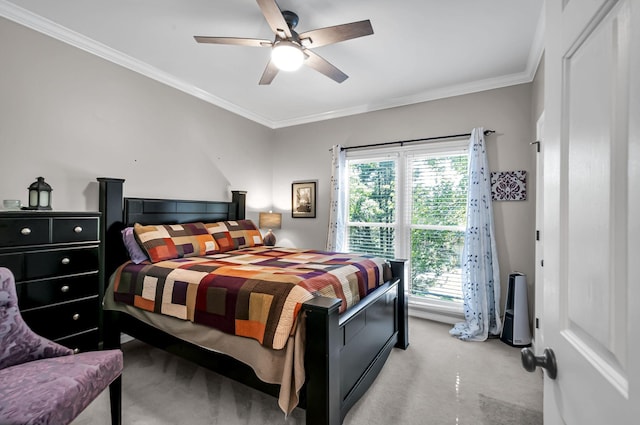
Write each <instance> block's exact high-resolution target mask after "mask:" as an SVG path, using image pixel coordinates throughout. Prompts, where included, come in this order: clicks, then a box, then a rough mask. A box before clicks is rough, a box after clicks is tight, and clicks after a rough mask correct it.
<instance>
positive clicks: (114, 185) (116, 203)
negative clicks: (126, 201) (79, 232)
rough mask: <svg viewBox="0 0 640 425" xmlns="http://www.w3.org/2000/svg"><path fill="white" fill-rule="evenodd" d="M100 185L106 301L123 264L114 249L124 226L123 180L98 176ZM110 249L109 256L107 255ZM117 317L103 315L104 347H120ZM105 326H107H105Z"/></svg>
mask: <svg viewBox="0 0 640 425" xmlns="http://www.w3.org/2000/svg"><path fill="white" fill-rule="evenodd" d="M97 180H98V182H99V186H100V190H99V197H98V204H99V208H100V212H101V213H102V218H101V220H100V254H99V256H100V265H101V267H100V277H99V280H100V302H102V299H103V298H104V290H105V288H106V286H107V280H108V279H109V276H111V274H112V273H113V272H114V271H115V269H116V268H117V267H118V266H119V265H120V264H121V263H122V262H124V260H123V259H121V258H118V255H115V254H114V252H117V251H116V250H114V249H112V247H114V246H116V244H119V243H121V242H120V240H121V239H120V238H121V237H122V236H121V235H120V230H121V229H122V226H123V216H122V199H123V195H122V186H123V184H124V179H114V178H109V177H98V179H97ZM107 250H109V254H110V255H107ZM113 316H115V315H114V314H113V313H111V312H103V314H101V315H100V319H99V320H100V326H99V329H100V333H101V335H100V341H103V342H104V347H106V348H114V347H119V346H120V332H119V330H118V329H117V326H116V325H115V323H114V319H115V317H113ZM105 325H106V326H105Z"/></svg>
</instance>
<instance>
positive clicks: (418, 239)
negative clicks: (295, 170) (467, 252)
mask: <svg viewBox="0 0 640 425" xmlns="http://www.w3.org/2000/svg"><path fill="white" fill-rule="evenodd" d="M467 166H468V154H467V152H466V143H464V144H460V143H457V144H451V143H450V142H449V143H447V144H443V145H440V146H439V147H437V146H435V145H434V146H430V147H429V149H428V150H427V149H425V148H422V149H421V150H415V149H413V150H410V149H406V150H400V152H398V151H396V152H393V153H386V154H378V156H371V153H369V156H367V154H366V153H365V154H363V153H361V152H355V153H353V154H352V153H349V155H348V158H347V169H348V176H349V183H348V194H347V200H348V202H349V209H348V217H347V230H346V231H347V243H348V247H347V249H348V250H350V251H354V252H367V253H371V254H376V255H379V256H381V257H384V258H388V259H392V258H408V259H409V263H408V265H409V270H410V273H409V276H410V278H411V279H410V282H409V294H410V296H411V298H412V299H414V300H421V301H424V300H436V302H446V303H457V304H461V303H462V288H461V269H460V265H461V264H460V261H461V257H462V247H463V244H464V230H465V225H466V199H467V189H468V176H467Z"/></svg>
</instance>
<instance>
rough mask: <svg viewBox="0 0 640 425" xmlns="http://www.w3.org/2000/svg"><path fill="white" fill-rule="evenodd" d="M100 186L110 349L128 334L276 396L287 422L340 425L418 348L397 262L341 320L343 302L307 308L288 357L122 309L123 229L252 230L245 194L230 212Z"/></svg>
mask: <svg viewBox="0 0 640 425" xmlns="http://www.w3.org/2000/svg"><path fill="white" fill-rule="evenodd" d="M98 181H99V188H100V190H99V193H100V195H99V206H100V211H101V213H102V220H101V241H102V242H101V250H100V256H101V260H102V263H101V264H103V265H104V267H103V268H102V269H103V270H102V271H101V282H102V285H101V292H102V293H101V296H103V298H104V307H105V309H104V314H103V318H102V321H103V324H102V326H101V329H102V331H103V335H102V339H103V341H104V346H105V347H109V348H110V347H117V346H119V344H120V335H121V333H125V334H128V335H130V336H132V337H134V338H137V339H139V340H141V341H144V342H146V343H148V344H151V345H153V346H155V347H158V348H161V349H165V350H167V351H169V352H171V353H174V354H176V355H178V356H181V357H183V358H186V359H189V360H190V361H193V362H195V363H197V364H199V365H201V366H203V367H206V368H208V369H211V370H213V371H216V372H218V373H220V374H222V375H224V376H227V377H229V378H232V379H234V380H237V381H239V382H242V383H244V384H246V385H248V386H250V387H253V388H256V389H258V390H260V391H262V392H265V393H267V394H271V395H273V396H274V397H276V399H277V400H278V404H279V405H280V407H281V409H282V410H283V411H284V412H285V413H287V412H289V411H291V409H293V408H294V407H295V406H299V407H302V408H304V409H306V423H307V424H308V425H312V424H324V425H337V424H341V423H342V421H343V419H344V417H345V415H346V413H347V412H348V411H349V409H350V408H351V407H352V406H353V405H354V404H355V403H356V402H357V401H358V399H360V398H361V397H362V395H363V394H364V393H365V392H366V390H367V389H368V388H369V386H370V385H371V383H372V382H373V381H374V379H375V378H376V376H377V375H378V373H379V372H380V370H381V369H382V367H383V365H384V363H385V361H386V359H387V358H388V356H389V354H390V352H391V350H392V349H393V348H394V347H396V348H399V349H406V348H407V346H408V345H409V338H408V314H407V299H406V293H405V286H404V276H405V270H404V260H393V261H390V262H389V266H390V271H391V273H390V274H391V277H390V278H389V279H387V280H385V281H384V283H382V284H380V285H379V286H377V287H376V288H375V289H372V290H371V292H370V293H369V294H368V295H366V296H365V297H363V298H362V299H361V300H360V301H359V302H358V303H357V304H355V305H353V306H351V307H349V308H348V309H346V311H344V312H342V313H341V312H340V310H341V305H343V304H344V303H343V301H341V300H340V299H339V298H332V297H327V296H315V297H313V298H311V299H309V300H308V301H306V302H303V303H301V311H300V314H299V315H297V317H298V318H299V319H298V321H297V324H296V326H294V327H293V329H294V331H293V332H291V333H290V334H289V335H288V336H287V337H286V338H287V341H286V342H285V344H284V347H283V348H282V349H273V348H272V346H273V343H269V344H265V343H264V341H262V342H260V341H258V340H257V338H247V337H242V336H235V335H229V334H228V333H225V332H220V331H218V330H215V329H213V330H212V329H210V328H206V330H205V327H204V326H203V325H201V324H198V323H194V322H192V321H185V320H180V319H177V318H175V317H169V316H166V315H161V314H157V313H154V312H151V311H145V310H141V309H137V308H135V307H132V306H129V305H126V304H123V303H120V302H115V300H114V292H116V291H114V290H113V287H114V284H115V283H114V282H115V280H116V277H117V271H119V270H122V267H123V264H125V263H127V261H128V260H129V254H128V252H127V250H126V248H125V246H124V243H123V240H122V234H121V231H122V230H123V229H125V228H127V227H130V226H134V224H135V223H138V224H140V225H162V224H178V223H193V222H202V223H210V222H222V221H236V220H244V219H245V205H246V193H245V192H242V191H233V192H232V200H231V201H230V202H228V201H186V200H171V199H155V198H154V199H150V198H125V197H123V186H124V180H123V179H116V178H98ZM258 248H259V247H256V248H254V249H258ZM259 250H260V252H258V254H263V253H264V252H263V251H264V250H263V249H262V248H260V249H259ZM242 254H246V253H242ZM251 254H252V255H253V254H256V252H251ZM267 254H268V253H267ZM115 296H117V295H115ZM344 309H345V308H344V306H343V308H342V310H344ZM151 310H153V309H151ZM271 342H273V340H272V341H271Z"/></svg>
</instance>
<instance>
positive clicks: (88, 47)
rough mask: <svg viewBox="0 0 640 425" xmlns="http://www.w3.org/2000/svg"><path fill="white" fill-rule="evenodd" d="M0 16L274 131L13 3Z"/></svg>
mask: <svg viewBox="0 0 640 425" xmlns="http://www.w3.org/2000/svg"><path fill="white" fill-rule="evenodd" d="M0 16H2V17H4V18H7V19H9V20H11V21H14V22H16V23H18V24H20V25H23V26H25V27H27V28H30V29H32V30H34V31H37V32H40V33H42V34H45V35H47V36H49V37H52V38H54V39H56V40H59V41H62V42H63V43H66V44H69V45H71V46H74V47H77V48H78V49H81V50H84V51H85V52H88V53H91V54H93V55H95V56H98V57H100V58H102V59H104V60H107V61H109V62H112V63H115V64H116V65H120V66H122V67H124V68H127V69H129V70H131V71H134V72H137V73H139V74H141V75H144V76H145V77H149V78H151V79H153V80H156V81H158V82H160V83H163V84H166V85H168V86H169V87H173V88H175V89H178V90H180V91H182V92H184V93H187V94H189V95H192V96H194V97H196V98H198V99H201V100H204V101H205V102H208V103H211V104H213V105H215V106H218V107H220V108H222V109H225V110H227V111H229V112H232V113H234V114H237V115H240V116H242V117H244V118H247V119H249V120H251V121H255V122H257V123H259V124H262V125H264V126H266V127H269V128H274V123H273V122H272V121H270V120H268V119H266V118H265V117H263V116H261V115H258V114H254V113H253V112H251V111H248V110H246V109H244V108H241V107H239V106H238V105H236V104H234V103H232V102H229V101H228V100H225V99H222V98H220V97H217V96H214V95H212V94H211V93H208V92H206V91H204V90H202V89H200V88H198V87H196V86H194V85H192V84H189V83H186V82H185V81H183V80H181V79H179V78H176V77H175V76H173V75H171V74H169V73H167V72H164V71H162V70H160V69H158V68H156V67H154V66H151V65H149V64H147V63H145V62H142V61H140V60H138V59H135V58H133V57H131V56H129V55H126V54H124V53H122V52H120V51H118V50H115V49H113V48H111V47H109V46H106V45H104V44H102V43H99V42H97V41H95V40H92V39H90V38H88V37H86V36H84V35H82V34H80V33H77V32H75V31H72V30H70V29H68V28H65V27H63V26H62V25H60V24H57V23H55V22H53V21H51V20H49V19H46V18H43V17H42V16H39V15H36V14H34V13H33V12H30V11H28V10H26V9H23V8H21V7H19V6H16V5H15V4H13V3H9V2H8V1H6V0H0Z"/></svg>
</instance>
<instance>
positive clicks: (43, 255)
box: [24, 246, 99, 279]
mask: <svg viewBox="0 0 640 425" xmlns="http://www.w3.org/2000/svg"><path fill="white" fill-rule="evenodd" d="M24 261H25V279H40V278H45V277H55V276H64V275H70V274H75V273H83V272H90V271H94V270H98V264H99V263H98V247H97V246H91V247H86V248H70V249H52V250H50V251H34V252H27V253H25V258H24Z"/></svg>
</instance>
